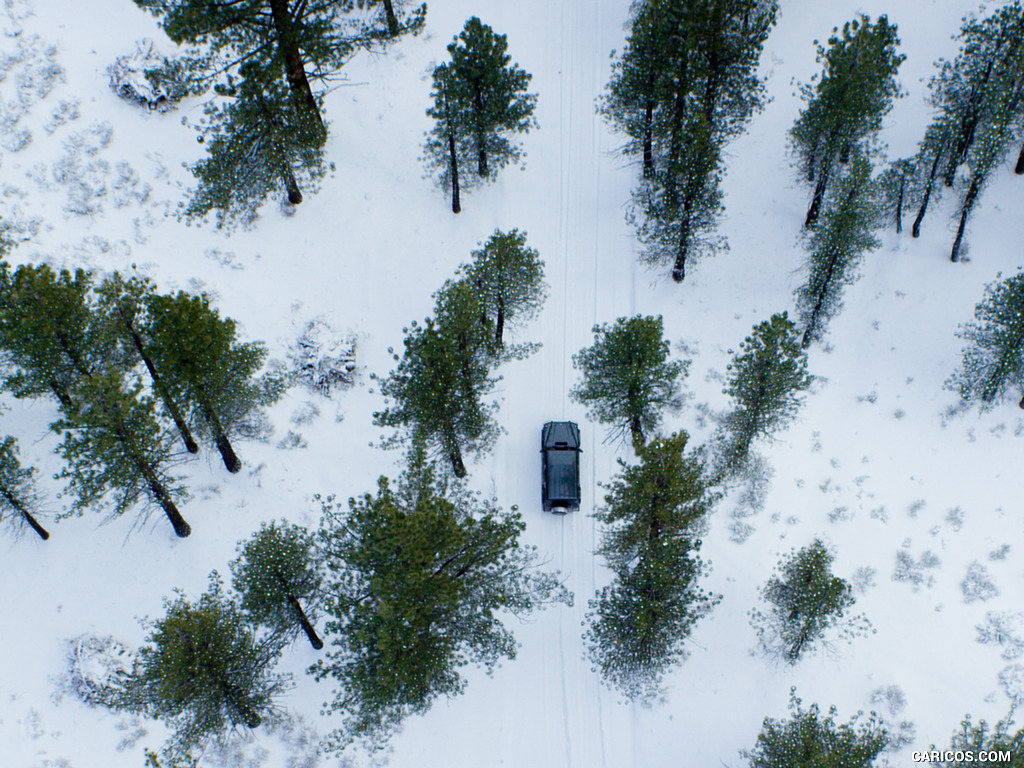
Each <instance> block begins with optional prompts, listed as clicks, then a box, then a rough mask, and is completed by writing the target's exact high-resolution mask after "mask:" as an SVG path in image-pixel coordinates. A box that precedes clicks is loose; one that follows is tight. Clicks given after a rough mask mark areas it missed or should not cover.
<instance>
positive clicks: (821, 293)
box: [796, 156, 878, 349]
mask: <svg viewBox="0 0 1024 768" xmlns="http://www.w3.org/2000/svg"><path fill="white" fill-rule="evenodd" d="M849 164H850V170H849V172H848V173H847V174H846V175H845V176H844V177H843V178H842V179H841V180H840V183H839V185H838V187H837V188H836V189H835V190H834V194H833V196H831V198H830V201H829V202H828V204H827V205H826V208H825V213H824V215H823V217H822V221H821V222H820V223H819V224H818V225H817V226H816V227H815V228H814V230H813V231H812V233H811V236H810V239H809V248H810V251H811V254H810V258H809V259H808V262H809V264H808V266H809V270H808V271H809V273H810V274H809V275H808V278H807V282H806V283H805V284H804V285H802V286H801V287H800V288H798V289H797V291H796V303H797V309H798V310H799V312H800V320H801V323H802V324H803V326H804V334H803V338H802V340H801V342H800V345H801V346H802V347H804V348H805V349H806V348H807V347H808V346H810V343H811V342H812V341H819V340H820V339H821V338H822V337H823V336H824V335H825V328H826V325H827V323H828V321H829V320H830V319H832V318H833V317H834V316H835V315H837V314H838V313H839V310H840V309H841V308H842V291H843V288H844V287H846V286H847V285H849V284H850V283H852V282H853V281H854V280H856V279H857V272H856V268H857V265H858V263H859V262H860V259H861V258H862V257H863V255H864V253H866V252H867V251H870V250H871V249H873V248H877V247H878V240H877V239H876V238H875V236H874V234H872V233H873V231H874V229H875V224H876V222H877V219H878V208H877V204H876V202H875V200H874V198H873V195H874V190H873V185H872V182H871V166H870V165H869V164H868V161H867V160H865V159H864V158H863V157H860V156H856V157H854V158H852V159H851V160H850V163H849Z"/></svg>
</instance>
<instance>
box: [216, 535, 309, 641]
mask: <svg viewBox="0 0 1024 768" xmlns="http://www.w3.org/2000/svg"><path fill="white" fill-rule="evenodd" d="M231 575H232V586H233V587H234V589H235V591H236V592H237V593H238V594H239V596H240V598H241V599H240V601H239V608H241V610H242V612H243V613H244V614H245V616H246V617H247V618H248V620H249V621H250V622H252V623H253V624H262V625H264V626H266V627H268V628H269V629H270V630H271V631H273V632H277V633H280V634H281V635H283V636H285V637H289V636H293V635H295V634H296V633H297V632H298V631H299V629H300V628H301V629H304V630H305V629H306V628H307V625H309V621H308V619H307V617H306V614H305V612H304V611H303V609H302V607H301V605H300V604H299V603H298V601H299V600H300V599H306V598H310V597H313V596H315V595H316V594H317V593H318V591H319V589H320V583H321V574H320V571H319V558H318V556H317V553H316V549H315V541H314V537H313V535H312V534H310V533H309V532H308V531H306V529H304V528H302V527H301V526H298V525H289V524H287V523H285V522H280V523H276V522H275V523H271V524H269V525H268V524H266V523H264V524H263V525H262V526H260V529H259V531H257V532H256V533H255V534H253V535H252V536H251V537H250V538H249V539H248V540H247V541H244V542H240V543H239V545H238V558H236V559H235V560H234V561H233V562H232V563H231ZM304 620H305V621H304ZM307 633H308V631H307ZM314 637H315V635H314V636H312V637H310V641H311V642H312V643H313V645H314V647H317V645H318V640H319V639H318V638H317V639H316V640H314ZM319 646H320V647H322V646H323V643H319Z"/></svg>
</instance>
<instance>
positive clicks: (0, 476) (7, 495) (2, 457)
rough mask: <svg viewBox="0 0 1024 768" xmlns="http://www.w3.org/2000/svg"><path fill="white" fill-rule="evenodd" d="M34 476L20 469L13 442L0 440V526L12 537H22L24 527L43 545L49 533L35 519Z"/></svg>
mask: <svg viewBox="0 0 1024 768" xmlns="http://www.w3.org/2000/svg"><path fill="white" fill-rule="evenodd" d="M34 474H35V469H34V468H33V467H22V466H21V462H20V461H18V443H17V441H16V440H15V439H14V438H13V437H4V438H3V440H2V441H0V524H6V526H7V527H8V528H9V529H10V530H11V531H13V532H14V534H15V535H20V534H22V533H23V532H24V531H25V527H26V526H27V527H29V528H31V529H32V530H33V531H35V532H36V534H37V535H38V536H39V538H41V539H42V540H43V541H46V540H47V539H48V538H50V533H49V531H47V530H46V529H45V528H43V526H42V525H40V523H39V520H38V519H37V518H38V517H39V515H40V511H39V495H38V493H37V492H36V489H35V485H34V483H33V481H32V476H33V475H34Z"/></svg>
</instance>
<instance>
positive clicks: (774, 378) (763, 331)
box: [722, 312, 813, 475]
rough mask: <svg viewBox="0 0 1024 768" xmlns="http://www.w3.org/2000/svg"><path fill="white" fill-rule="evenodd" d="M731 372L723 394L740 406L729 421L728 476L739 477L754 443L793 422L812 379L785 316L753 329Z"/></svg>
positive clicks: (797, 341) (729, 416)
mask: <svg viewBox="0 0 1024 768" xmlns="http://www.w3.org/2000/svg"><path fill="white" fill-rule="evenodd" d="M727 369H728V371H729V373H728V374H727V380H726V385H725V388H724V389H723V390H722V391H723V392H724V393H725V394H727V395H730V396H731V397H732V399H733V403H734V404H735V405H734V407H733V410H732V411H731V412H730V413H729V415H728V416H727V417H726V421H725V427H726V430H727V432H728V437H727V438H725V443H726V446H725V450H724V452H723V453H724V455H723V464H724V466H723V471H724V472H725V473H726V474H729V475H734V474H736V473H737V472H739V471H741V470H742V469H743V467H744V466H745V465H746V463H747V460H748V456H749V453H750V445H751V443H752V442H753V441H754V440H756V439H758V438H763V437H770V436H771V435H772V433H773V432H776V431H777V430H779V429H782V428H783V427H785V425H786V423H787V422H789V421H791V420H792V419H793V417H794V416H795V415H796V412H797V410H799V408H800V405H801V404H802V402H803V397H802V393H803V392H804V391H805V390H806V389H807V388H808V387H809V386H810V385H811V381H812V380H813V377H812V376H811V375H810V374H808V373H807V353H806V352H804V351H803V349H802V348H801V347H800V335H799V333H798V332H797V330H796V326H795V325H794V324H793V322H792V321H791V320H790V319H789V316H788V314H787V313H786V312H783V313H782V314H781V315H779V314H776V315H772V317H771V319H770V320H766V321H764V322H763V323H760V324H758V325H756V326H754V331H753V333H752V334H751V335H750V336H748V337H747V338H746V339H744V340H743V343H742V344H740V351H739V352H738V353H736V355H734V356H733V359H732V362H731V363H730V364H729V365H728V366H727Z"/></svg>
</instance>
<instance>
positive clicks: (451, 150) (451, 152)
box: [448, 133, 462, 213]
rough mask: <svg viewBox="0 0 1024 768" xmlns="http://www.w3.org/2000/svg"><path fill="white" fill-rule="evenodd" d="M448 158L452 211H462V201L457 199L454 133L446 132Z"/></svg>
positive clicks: (457, 183) (457, 167) (457, 176)
mask: <svg viewBox="0 0 1024 768" xmlns="http://www.w3.org/2000/svg"><path fill="white" fill-rule="evenodd" d="M448 158H449V161H450V162H451V172H452V213H459V212H461V211H462V203H461V202H460V200H459V156H458V155H457V154H456V152H455V134H454V133H449V134H448Z"/></svg>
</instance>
